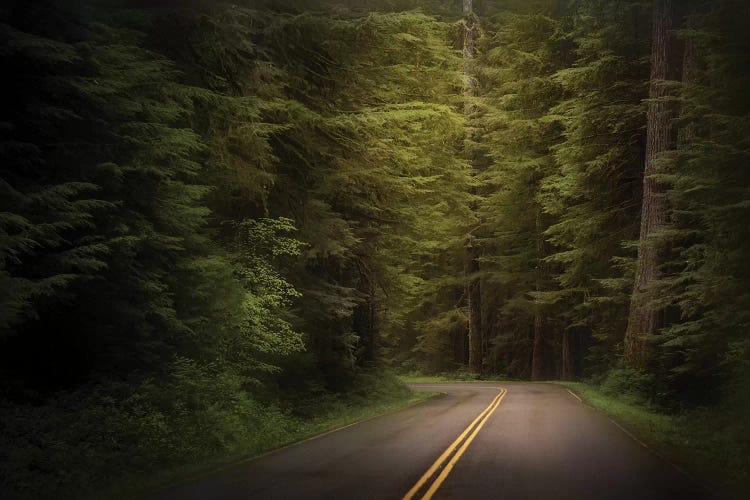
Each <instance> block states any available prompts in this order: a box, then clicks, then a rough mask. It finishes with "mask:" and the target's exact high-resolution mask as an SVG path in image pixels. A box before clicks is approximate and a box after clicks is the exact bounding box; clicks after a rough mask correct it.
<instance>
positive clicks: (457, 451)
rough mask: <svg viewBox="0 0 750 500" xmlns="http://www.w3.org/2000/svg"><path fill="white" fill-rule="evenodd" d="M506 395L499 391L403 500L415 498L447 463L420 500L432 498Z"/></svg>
mask: <svg viewBox="0 0 750 500" xmlns="http://www.w3.org/2000/svg"><path fill="white" fill-rule="evenodd" d="M507 393H508V390H507V389H500V392H499V393H498V395H497V396H495V399H493V400H492V402H491V403H490V404H489V406H488V407H487V408H485V409H484V411H482V413H480V414H479V416H477V418H475V419H474V421H473V422H472V423H470V424H469V426H468V427H467V428H466V429H465V430H464V431H463V432H462V433H461V435H460V436H458V437H457V438H456V440H455V441H453V442H452V443H451V445H450V446H448V448H446V449H445V451H444V452H443V454H442V455H440V456H439V457H438V459H437V460H435V463H433V464H432V465H431V466H430V468H429V469H427V472H425V473H424V475H423V476H422V477H421V478H419V481H417V483H416V484H415V485H414V486H412V488H411V489H410V490H409V491H408V492H407V493H406V495H404V498H403V500H411V499H412V498H415V497H416V496H417V494H418V493H419V492H420V491H422V490H423V489H424V488H425V486H426V485H427V484H428V483H429V481H430V479H432V477H433V476H434V475H435V473H436V472H437V471H438V469H440V468H441V467H443V464H444V463H445V462H446V461H447V462H448V463H447V464H446V465H445V467H443V470H441V471H440V474H438V476H437V477H436V478H435V480H434V481H433V482H432V484H430V486H429V488H427V491H426V492H425V494H424V495H423V496H422V497H421V498H422V500H429V499H431V498H432V496H433V495H434V494H435V492H436V491H437V490H438V488H440V485H441V484H443V481H445V478H447V477H448V474H450V473H451V470H453V466H454V465H456V462H458V460H459V459H460V458H461V455H463V454H464V453H465V452H466V449H467V448H468V447H469V445H470V444H471V442H472V441H474V438H475V437H477V434H479V431H480V430H481V429H482V427H483V426H484V424H485V422H487V420H488V419H489V418H490V417H491V416H492V414H493V413H494V411H495V410H496V409H497V407H498V406H500V403H501V402H502V401H503V398H504V397H505V395H506V394H507ZM467 436H468V437H467Z"/></svg>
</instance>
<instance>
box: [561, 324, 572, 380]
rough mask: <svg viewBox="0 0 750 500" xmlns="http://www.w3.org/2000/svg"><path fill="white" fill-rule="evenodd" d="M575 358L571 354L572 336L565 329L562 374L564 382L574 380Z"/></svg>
mask: <svg viewBox="0 0 750 500" xmlns="http://www.w3.org/2000/svg"><path fill="white" fill-rule="evenodd" d="M573 371H574V370H573V356H572V355H571V352H570V336H569V334H568V329H567V328H564V329H563V337H562V374H561V378H562V379H563V380H572V379H573V376H574V373H573Z"/></svg>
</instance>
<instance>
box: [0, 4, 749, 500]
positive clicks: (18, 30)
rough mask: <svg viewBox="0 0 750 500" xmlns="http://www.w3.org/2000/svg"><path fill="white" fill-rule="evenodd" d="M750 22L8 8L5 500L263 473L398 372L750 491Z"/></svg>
mask: <svg viewBox="0 0 750 500" xmlns="http://www.w3.org/2000/svg"><path fill="white" fill-rule="evenodd" d="M748 19H750V2H746V1H744V0H684V1H683V0H496V1H490V0H473V2H472V0H421V1H418V0H413V1H407V0H331V1H324V0H319V1H313V0H310V1H303V0H300V1H294V0H289V1H278V0H276V1H274V0H268V1H264V0H237V1H236V2H233V3H229V2H213V1H199V0H196V1H187V0H184V1H179V0H174V1H166V0H163V1H147V0H132V1H126V0H122V1H118V0H90V1H73V0H70V1H66V0H59V1H58V0H46V1H32V2H27V1H9V2H4V3H3V5H2V7H0V60H2V67H3V68H4V75H5V76H4V83H5V85H4V86H5V89H6V90H5V91H4V92H3V106H2V116H1V117H0V158H2V161H0V443H2V446H1V448H2V449H3V451H2V452H0V496H3V497H5V495H6V494H7V496H8V497H9V498H15V497H39V496H41V497H58V498H59V496H58V495H63V496H66V495H67V496H71V495H72V496H76V497H78V496H80V495H83V496H86V495H94V496H96V495H97V492H98V493H101V491H109V490H108V488H109V489H112V491H115V492H122V491H128V490H127V488H135V489H136V490H137V489H138V488H141V487H143V488H145V487H148V486H149V485H152V484H153V483H154V482H159V481H168V480H171V479H170V478H173V477H179V476H180V474H183V475H184V473H185V471H187V470H191V469H189V468H190V467H192V466H195V465H196V464H206V463H209V462H210V463H214V462H215V461H217V460H218V461H221V460H226V459H227V457H237V456H246V455H250V454H254V453H259V452H261V451H263V450H266V449H269V448H272V447H275V446H278V445H279V444H283V443H287V442H291V441H294V440H296V439H299V438H300V437H302V436H305V435H308V434H309V433H310V432H314V431H315V430H316V429H318V430H319V429H322V428H323V427H325V426H326V425H327V424H326V423H325V422H328V421H329V420H330V418H331V416H332V415H333V416H335V415H340V414H342V413H346V412H348V411H350V410H351V409H352V408H357V407H361V406H366V405H373V404H376V405H386V406H387V405H389V404H398V402H399V401H403V400H405V399H408V398H410V397H411V392H410V390H409V389H408V388H407V387H406V386H405V385H404V384H403V383H402V382H401V381H400V380H399V379H398V378H397V376H396V375H395V374H400V375H408V376H417V375H442V376H444V377H447V378H460V379H475V378H501V379H502V378H506V379H521V380H533V381H542V380H551V379H560V380H568V381H573V380H577V381H587V382H588V383H591V384H593V385H596V386H598V387H601V388H603V390H605V391H609V392H610V393H611V394H619V395H624V396H625V397H626V398H627V399H628V400H629V401H630V402H631V403H633V404H636V405H641V406H644V407H648V408H651V409H654V410H655V411H658V412H660V413H663V414H665V415H672V416H676V417H677V418H685V419H687V418H690V419H692V420H693V421H695V422H698V423H699V424H697V425H700V426H701V427H702V428H704V429H705V430H704V432H705V433H706V434H707V435H708V434H710V435H711V436H710V437H707V438H706V439H712V440H713V441H711V446H712V447H714V448H715V449H719V450H724V451H723V453H724V455H721V457H720V458H718V459H717V458H716V456H718V455H715V456H713V458H712V460H714V466H715V467H716V468H717V469H724V470H726V471H730V472H731V473H732V474H733V475H732V477H731V478H730V479H727V480H726V481H728V482H735V483H738V484H742V482H743V481H744V484H748V483H750V467H748V465H749V463H748V456H749V455H750V430H749V429H748V421H750V337H748V330H747V329H748V325H749V324H750V286H748V284H749V283H750V169H749V168H748V165H750V92H748V89H750V29H749V28H750V26H749V25H748ZM326 419H328V420H326ZM212 461H214V462H212ZM159 471H166V472H164V474H166V475H165V476H159V477H157V478H156V479H154V477H155V476H158V475H159V474H161V472H159ZM174 471H177V472H174ZM156 472H158V473H159V474H155V473H156ZM169 474H174V476H170V475H169ZM134 485H135V486H134Z"/></svg>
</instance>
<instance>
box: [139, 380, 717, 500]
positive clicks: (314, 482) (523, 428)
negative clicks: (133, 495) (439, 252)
mask: <svg viewBox="0 0 750 500" xmlns="http://www.w3.org/2000/svg"><path fill="white" fill-rule="evenodd" d="M415 387H416V388H420V389H424V390H431V391H439V392H443V393H445V394H444V395H442V396H439V397H436V398H433V399H431V400H429V401H427V402H426V403H423V404H420V405H417V406H414V407H411V408H408V409H406V410H402V411H399V412H396V413H392V414H390V415H386V416H383V417H380V418H376V419H373V420H370V421H367V422H363V423H361V424H358V425H355V426H352V427H349V428H346V429H343V430H340V431H337V432H334V433H332V434H328V435H325V436H323V437H320V438H318V439H314V440H311V441H307V442H303V443H301V444H298V445H295V446H292V447H289V448H286V449H283V450H280V451H277V452H275V453H272V454H270V455H266V456H264V457H261V458H260V459H257V460H252V461H248V462H245V463H241V464H238V465H236V466H233V467H230V468H228V469H225V470H223V471H219V472H215V473H213V474H210V475H207V476H204V477H202V478H200V479H197V480H194V481H191V482H188V483H184V484H181V485H178V486H175V487H172V488H170V489H167V490H164V491H160V492H157V493H155V494H154V495H152V496H151V497H149V498H160V499H162V498H163V499H248V498H263V499H265V498H269V499H295V498H305V499H307V498H312V499H318V498H319V499H349V498H352V499H359V498H362V499H364V498H367V499H386V500H387V499H402V498H404V496H405V495H407V494H408V495H409V497H408V498H414V499H421V498H424V497H425V495H427V498H429V497H430V495H433V496H432V498H435V499H443V498H454V499H461V500H463V499H474V498H497V499H529V500H532V499H555V500H558V499H576V500H586V499H623V500H624V499H627V500H640V499H657V498H658V499H671V498H675V499H698V498H707V497H706V496H705V495H704V494H702V493H701V492H700V491H699V489H698V488H697V486H696V485H694V484H692V483H691V481H690V480H689V479H688V478H687V477H685V476H683V475H682V474H680V473H679V472H678V471H677V470H676V469H675V468H674V467H672V466H671V465H669V464H667V463H665V462H663V461H662V460H660V459H658V458H656V457H655V456H654V455H652V454H651V453H650V452H649V451H647V450H646V449H644V448H643V447H642V446H640V445H639V444H637V443H636V442H635V441H634V440H633V439H631V438H630V437H628V436H627V435H626V434H625V433H624V432H623V431H622V430H620V429H619V428H618V427H616V426H615V425H614V424H613V423H612V422H611V421H610V420H609V419H608V418H607V417H605V416H604V415H602V414H601V413H598V412H596V411H594V410H592V409H590V408H589V407H587V406H585V405H583V404H581V403H580V402H579V401H578V400H577V399H575V398H574V397H573V396H572V395H571V394H570V393H569V392H568V391H567V390H566V389H565V388H564V387H561V386H559V385H554V384H532V383H520V382H502V383H497V382H493V383H441V384H418V385H415ZM472 424H473V426H472ZM460 437H461V438H462V439H461V440H457V438H460ZM431 470H432V471H434V473H432V474H430V473H428V471H431Z"/></svg>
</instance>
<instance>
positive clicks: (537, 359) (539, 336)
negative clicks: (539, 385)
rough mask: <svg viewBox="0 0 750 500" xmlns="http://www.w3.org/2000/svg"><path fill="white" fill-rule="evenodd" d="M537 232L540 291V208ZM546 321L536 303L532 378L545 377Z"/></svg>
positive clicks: (542, 245)
mask: <svg viewBox="0 0 750 500" xmlns="http://www.w3.org/2000/svg"><path fill="white" fill-rule="evenodd" d="M534 231H535V233H536V252H537V264H536V285H535V290H536V291H537V292H538V291H540V290H541V289H542V285H541V283H542V256H543V254H544V239H543V238H542V213H541V210H540V209H537V212H536V221H535V224H534ZM543 337H544V321H543V319H542V311H541V308H540V306H539V304H534V350H533V353H532V357H531V380H542V379H543V378H544V345H543V343H544V338H543Z"/></svg>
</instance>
